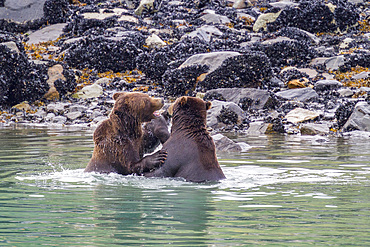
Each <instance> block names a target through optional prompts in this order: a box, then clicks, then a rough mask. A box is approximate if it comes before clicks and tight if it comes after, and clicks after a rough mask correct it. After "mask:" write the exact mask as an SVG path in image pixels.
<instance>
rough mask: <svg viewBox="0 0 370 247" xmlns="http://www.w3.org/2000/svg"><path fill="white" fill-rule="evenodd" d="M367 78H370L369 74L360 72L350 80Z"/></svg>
mask: <svg viewBox="0 0 370 247" xmlns="http://www.w3.org/2000/svg"><path fill="white" fill-rule="evenodd" d="M368 77H370V72H366V71H364V72H361V73H359V74H356V75H354V76H352V78H351V79H352V80H359V79H366V78H368Z"/></svg>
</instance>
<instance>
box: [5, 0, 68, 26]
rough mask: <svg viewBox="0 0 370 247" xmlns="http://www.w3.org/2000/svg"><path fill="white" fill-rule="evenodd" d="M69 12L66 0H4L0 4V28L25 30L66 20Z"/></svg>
mask: <svg viewBox="0 0 370 247" xmlns="http://www.w3.org/2000/svg"><path fill="white" fill-rule="evenodd" d="M69 14H70V11H69V2H68V0H26V1H25V0H6V1H5V2H4V5H3V6H1V5H0V30H4V31H9V32H26V31H28V30H29V29H37V28H39V27H41V26H42V25H44V24H47V23H49V24H56V23H61V22H66V20H67V16H68V15H69Z"/></svg>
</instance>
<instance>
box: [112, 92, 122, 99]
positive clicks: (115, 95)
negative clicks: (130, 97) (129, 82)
mask: <svg viewBox="0 0 370 247" xmlns="http://www.w3.org/2000/svg"><path fill="white" fill-rule="evenodd" d="M124 94H125V92H120V93H114V94H113V99H114V100H117V99H118V97H119V96H121V95H124Z"/></svg>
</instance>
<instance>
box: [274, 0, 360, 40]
mask: <svg viewBox="0 0 370 247" xmlns="http://www.w3.org/2000/svg"><path fill="white" fill-rule="evenodd" d="M336 3H337V5H333V4H332V3H328V4H325V2H324V1H311V2H310V3H309V4H307V2H304V1H302V2H300V4H299V5H298V6H297V7H292V6H290V7H287V8H284V9H283V10H281V13H280V14H279V15H278V16H277V18H276V19H275V21H273V22H270V23H269V24H268V25H267V27H268V30H269V31H276V30H279V29H281V28H283V27H288V26H291V27H297V28H300V29H303V30H306V31H308V32H311V33H327V32H334V31H337V30H338V29H339V30H340V31H345V30H346V29H347V28H349V27H351V26H353V25H355V24H356V23H357V21H358V20H359V13H358V11H357V10H356V9H355V8H354V6H353V5H351V4H349V3H346V2H345V1H338V2H336Z"/></svg>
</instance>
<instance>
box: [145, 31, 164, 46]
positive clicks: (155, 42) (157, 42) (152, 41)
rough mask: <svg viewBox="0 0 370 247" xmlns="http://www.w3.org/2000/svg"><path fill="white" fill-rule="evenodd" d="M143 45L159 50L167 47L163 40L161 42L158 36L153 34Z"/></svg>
mask: <svg viewBox="0 0 370 247" xmlns="http://www.w3.org/2000/svg"><path fill="white" fill-rule="evenodd" d="M145 44H146V45H147V46H148V47H149V48H160V47H163V46H166V45H167V44H166V43H165V42H164V41H163V40H161V38H159V37H158V35H156V34H154V33H153V34H152V35H150V36H149V37H148V38H147V39H146V40H145Z"/></svg>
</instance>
